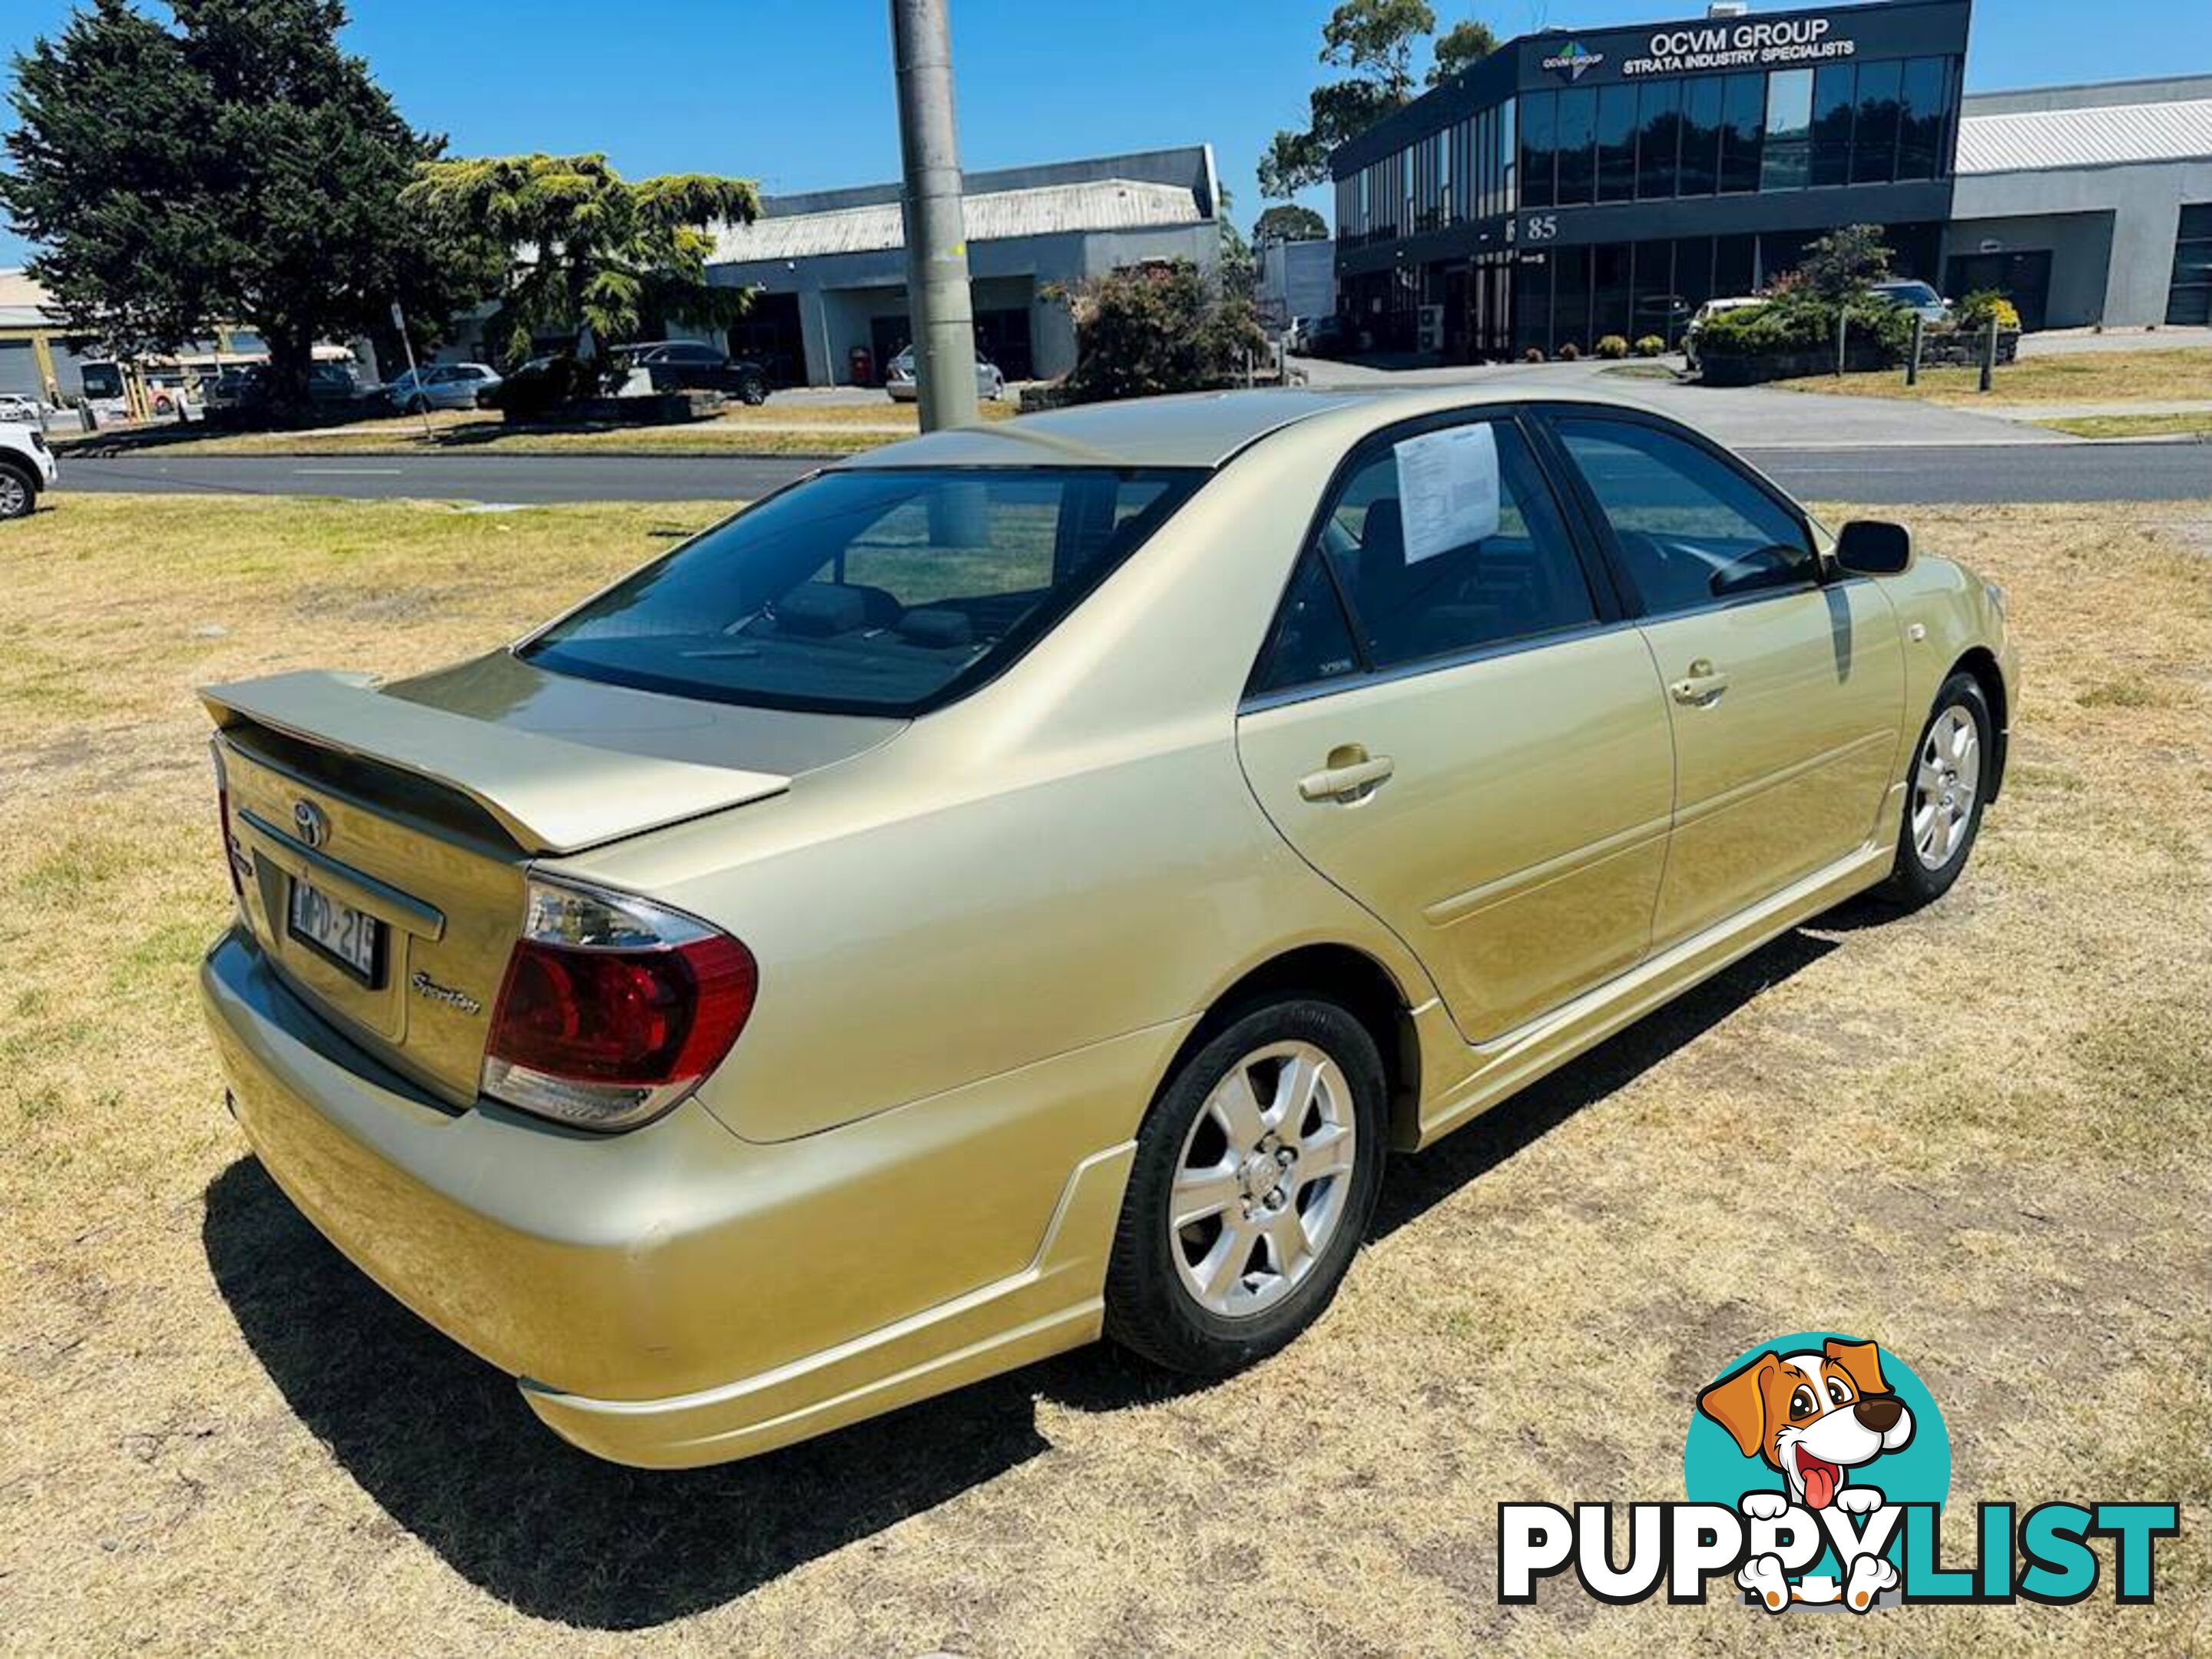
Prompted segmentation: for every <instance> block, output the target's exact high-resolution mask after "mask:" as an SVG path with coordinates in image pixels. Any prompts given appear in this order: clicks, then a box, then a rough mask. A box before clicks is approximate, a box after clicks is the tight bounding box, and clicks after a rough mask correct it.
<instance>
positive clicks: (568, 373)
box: [479, 352, 599, 420]
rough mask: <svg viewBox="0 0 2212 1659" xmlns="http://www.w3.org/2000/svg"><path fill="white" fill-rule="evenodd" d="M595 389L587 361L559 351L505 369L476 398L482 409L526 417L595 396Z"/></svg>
mask: <svg viewBox="0 0 2212 1659" xmlns="http://www.w3.org/2000/svg"><path fill="white" fill-rule="evenodd" d="M598 393H599V374H598V373H597V371H596V370H595V369H593V368H592V366H591V365H589V364H587V363H582V362H578V361H577V360H576V359H575V358H574V357H573V356H569V355H568V353H566V352H559V353H556V354H554V355H553V356H545V357H532V358H531V359H530V360H529V361H528V362H525V363H521V364H520V365H518V366H517V367H515V368H513V369H511V370H509V371H508V373H507V378H506V379H505V380H501V382H500V383H499V384H498V385H497V386H494V387H492V388H491V390H490V391H489V392H485V393H483V396H482V398H480V399H479V402H480V404H481V405H482V407H483V408H485V409H495V410H499V411H500V413H501V414H502V415H512V416H516V417H517V418H519V419H523V420H529V419H533V418H536V417H538V416H545V415H550V414H552V413H553V412H554V411H555V410H558V409H560V408H561V407H562V405H563V404H573V403H575V402H577V401H579V400H580V399H582V398H591V397H595V396H597V395H598Z"/></svg>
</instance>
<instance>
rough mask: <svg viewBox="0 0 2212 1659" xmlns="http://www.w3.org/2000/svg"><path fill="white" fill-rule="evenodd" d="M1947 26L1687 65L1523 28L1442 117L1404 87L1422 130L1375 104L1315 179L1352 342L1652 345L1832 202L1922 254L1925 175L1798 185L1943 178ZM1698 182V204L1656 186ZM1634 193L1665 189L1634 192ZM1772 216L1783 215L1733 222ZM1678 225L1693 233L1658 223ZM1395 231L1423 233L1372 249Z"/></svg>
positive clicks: (1456, 354)
mask: <svg viewBox="0 0 2212 1659" xmlns="http://www.w3.org/2000/svg"><path fill="white" fill-rule="evenodd" d="M1870 10H1884V11H1886V10H1887V9H1881V8H1877V9H1870ZM1743 27H1745V28H1753V27H1755V26H1753V25H1748V24H1747V25H1744V26H1743ZM1734 28H1735V26H1733V25H1731V26H1730V32H1731V34H1732V33H1733V32H1734ZM1631 33H1632V32H1630V31H1622V32H1621V34H1622V35H1623V36H1628V35H1631ZM1689 33H1690V31H1689V30H1687V29H1684V30H1682V31H1677V32H1675V33H1668V31H1665V30H1661V31H1658V32H1656V33H1642V32H1635V33H1634V37H1633V38H1634V40H1635V43H1636V46H1637V47H1638V49H1648V50H1649V51H1650V52H1652V53H1654V54H1656V56H1655V57H1653V58H1638V56H1636V55H1635V53H1634V52H1632V51H1631V50H1629V42H1628V40H1624V39H1620V38H1616V37H1615V36H1613V35H1607V36H1604V37H1601V38H1599V39H1597V40H1596V41H1595V45H1596V46H1598V47H1599V48H1601V50H1599V51H1597V52H1583V51H1581V50H1580V49H1579V48H1578V47H1577V49H1576V50H1575V51H1573V52H1569V53H1566V54H1562V55H1563V56H1567V57H1574V58H1581V59H1585V60H1587V62H1588V64H1589V65H1592V66H1594V65H1598V64H1602V65H1605V66H1606V67H1605V68H1604V69H1603V70H1601V72H1600V73H1599V74H1595V75H1589V76H1588V78H1587V79H1583V80H1579V81H1578V80H1577V79H1575V78H1571V77H1572V76H1576V75H1580V74H1583V72H1584V70H1583V69H1582V68H1579V67H1566V66H1563V65H1562V64H1560V63H1558V62H1555V61H1553V60H1552V59H1550V58H1541V57H1540V55H1539V52H1538V49H1537V48H1536V47H1534V46H1529V45H1525V44H1524V45H1523V46H1520V47H1518V48H1516V49H1514V50H1517V52H1518V53H1519V56H1518V58H1517V61H1516V63H1515V64H1512V65H1511V67H1513V68H1514V69H1515V70H1516V74H1517V75H1518V76H1519V77H1520V80H1519V85H1520V90H1519V91H1518V92H1517V93H1516V94H1514V95H1512V96H1510V97H1504V98H1503V99H1502V100H1500V101H1498V102H1497V103H1494V104H1492V105H1489V106H1486V107H1480V108H1476V109H1474V110H1473V111H1472V112H1466V113H1457V114H1456V116H1455V118H1452V117H1453V116H1454V115H1455V110H1454V106H1455V105H1456V106H1458V107H1459V108H1460V109H1462V110H1463V109H1464V108H1465V106H1466V105H1467V104H1468V103H1469V102H1470V101H1472V97H1471V94H1470V92H1469V90H1468V88H1466V87H1465V86H1464V85H1463V84H1459V83H1455V86H1456V87H1457V89H1456V90H1446V91H1444V92H1443V93H1442V94H1431V100H1422V101H1421V102H1420V103H1419V104H1418V105H1417V106H1416V108H1417V109H1418V110H1419V111H1420V112H1423V113H1426V112H1429V111H1431V110H1433V111H1434V112H1435V114H1434V116H1433V117H1432V118H1431V123H1430V126H1431V130H1430V131H1426V132H1424V133H1421V134H1420V135H1419V137H1414V138H1413V139H1411V140H1410V141H1407V142H1403V143H1398V142H1397V140H1396V136H1395V135H1396V132H1397V131H1404V130H1405V129H1406V128H1407V127H1408V126H1411V125H1415V124H1418V123H1419V121H1420V116H1419V115H1414V114H1412V113H1411V112H1409V118H1408V119H1407V120H1406V121H1405V122H1403V123H1401V122H1399V121H1396V120H1394V121H1393V123H1392V126H1393V129H1394V131H1393V137H1392V140H1391V142H1392V143H1395V144H1396V147H1395V149H1390V150H1389V151H1388V152H1387V153H1383V154H1381V155H1376V156H1375V157H1374V159H1372V160H1371V161H1367V162H1366V164H1365V165H1364V166H1362V167H1358V169H1356V170H1355V171H1353V172H1352V173H1347V174H1346V176H1345V177H1343V178H1340V179H1337V180H1336V208H1337V211H1336V225H1337V245H1338V249H1339V252H1340V256H1341V255H1350V256H1351V257H1350V258H1346V259H1345V260H1344V263H1343V264H1342V265H1341V267H1340V268H1341V270H1342V271H1343V276H1342V277H1341V282H1340V309H1341V310H1342V312H1343V313H1344V314H1345V316H1346V320H1347V322H1348V323H1349V324H1350V325H1352V328H1353V329H1354V331H1355V337H1357V338H1358V339H1360V340H1362V341H1363V342H1364V343H1365V344H1366V345H1368V346H1370V347H1371V348H1374V349H1396V350H1405V349H1415V348H1416V345H1417V343H1419V345H1420V346H1422V347H1423V348H1425V349H1438V348H1440V349H1441V350H1442V352H1443V355H1444V356H1445V357H1446V358H1447V359H1448V360H1460V359H1462V358H1463V357H1494V356H1504V355H1508V354H1511V355H1521V354H1523V353H1525V352H1527V351H1528V350H1530V349H1539V350H1542V351H1544V352H1546V353H1547V354H1551V355H1556V354H1557V353H1558V352H1559V350H1560V349H1562V348H1563V347H1565V346H1567V345H1573V346H1575V347H1576V348H1577V349H1579V350H1582V351H1588V350H1589V349H1591V348H1592V347H1593V346H1594V345H1595V343H1596V342H1597V341H1598V340H1599V339H1601V338H1602V337H1605V336H1607V335H1609V334H1617V335H1620V336H1623V337H1626V338H1627V339H1629V340H1630V341H1634V340H1636V339H1638V338H1639V337H1643V336H1645V335H1658V336H1660V337H1662V338H1664V339H1665V340H1667V342H1668V343H1669V344H1670V345H1671V344H1674V343H1676V342H1677V341H1679V339H1680V334H1681V331H1682V328H1683V326H1684V325H1686V323H1687V321H1688V319H1689V317H1690V315H1691V314H1692V313H1693V312H1694V311H1695V310H1696V308H1697V307H1698V306H1699V305H1700V304H1702V303H1703V302H1704V301H1705V300H1707V299H1711V298H1715V297H1721V296H1729V295H1744V294H1749V293H1752V292H1753V291H1754V290H1755V289H1756V288H1757V287H1758V286H1759V285H1760V284H1761V283H1764V282H1765V281H1767V280H1769V279H1771V278H1772V277H1773V276H1777V275H1778V274H1780V273H1781V272H1783V271H1784V270H1790V269H1792V268H1794V266H1795V265H1796V263H1797V261H1798V260H1799V259H1800V258H1802V253H1803V250H1804V247H1805V246H1806V245H1807V244H1808V242H1810V241H1811V240H1813V239H1814V237H1816V236H1818V235H1820V234H1823V233H1824V232H1825V231H1826V230H1828V229H1831V228H1834V227H1835V226H1837V225H1838V224H1843V223H1846V222H1853V221H1856V220H1860V219H1881V220H1885V221H1893V220H1894V219H1895V217H1896V216H1897V215H1899V213H1906V214H1910V215H1911V218H1912V219H1913V220H1914V221H1915V222H1911V223H1897V222H1889V223H1888V226H1887V228H1888V230H1889V232H1890V238H1889V240H1890V245H1891V246H1892V249H1893V252H1895V254H1896V263H1897V265H1898V267H1899V270H1901V271H1903V272H1905V274H1909V275H1914V276H1930V277H1932V276H1934V275H1935V269H1934V267H1935V265H1936V246H1937V240H1938V233H1937V231H1936V228H1935V227H1934V226H1933V225H1932V224H1931V223H1929V222H1928V221H1933V220H1935V219H1936V218H1938V217H1940V216H1942V214H1943V213H1944V212H1945V211H1946V207H1945V205H1944V204H1942V203H1940V202H1938V201H1936V200H1935V199H1934V197H1936V196H1937V195H1939V194H1940V195H1948V191H1942V192H1937V191H1916V192H1912V193H1911V194H1910V195H1899V194H1890V195H1887V196H1885V197H1880V198H1878V199H1877V200H1875V201H1874V202H1870V203H1869V202H1867V201H1866V200H1865V198H1863V197H1862V198H1858V199H1857V200H1854V199H1853V198H1851V197H1839V198H1836V199H1834V200H1832V201H1830V202H1826V203H1823V202H1821V201H1820V191H1826V190H1842V191H1850V190H1854V189H1857V188H1859V187H1863V186H1873V187H1875V188H1876V189H1877V190H1880V189H1881V187H1882V186H1888V185H1898V184H1901V183H1920V184H1926V183H1930V182H1936V181H1942V180H1945V179H1947V178H1948V172H1949V167H1950V157H1951V154H1952V141H1953V133H1954V127H1955V125H1956V121H1957V114H1958V95H1959V82H1960V62H1961V60H1960V56H1959V52H1960V46H1959V45H1958V44H1957V43H1958V41H1959V40H1960V39H1962V38H1963V35H1964V33H1965V18H1964V13H1963V9H1960V12H1959V13H1957V14H1956V15H1945V16H1942V17H1936V18H1923V17H1921V16H1920V15H1917V14H1915V15H1913V17H1912V18H1911V20H1910V27H1905V25H1904V24H1903V23H1900V24H1899V26H1898V27H1885V28H1883V29H1881V30H1875V29H1871V28H1869V29H1868V30H1866V31H1863V32H1861V33H1859V35H1858V38H1857V46H1856V50H1850V49H1849V48H1846V49H1845V50H1844V51H1841V52H1817V53H1816V52H1796V53H1784V52H1760V51H1754V50H1752V49H1750V48H1748V47H1745V48H1744V49H1741V50H1737V49H1735V47H1742V46H1743V43H1742V42H1740V41H1739V42H1736V43H1735V47H1731V49H1729V50H1728V51H1725V52H1723V51H1713V52H1711V53H1710V54H1709V55H1708V56H1707V57H1706V58H1705V59H1704V60H1703V64H1702V67H1700V68H1699V69H1698V70H1695V71H1694V72H1686V71H1688V70H1689V64H1688V61H1687V60H1688V59H1689V58H1691V57H1692V56H1694V52H1693V51H1692V49H1691V48H1688V47H1673V46H1669V45H1668V43H1669V42H1672V41H1674V40H1675V39H1677V38H1678V36H1680V38H1687V36H1688V34H1689ZM1646 43H1648V47H1647V46H1646ZM1753 46H1756V42H1755V41H1754V42H1753ZM1544 50H1547V51H1548V50H1551V48H1550V47H1548V46H1547V47H1545V48H1544ZM1670 52H1671V53H1674V54H1678V55H1674V56H1672V57H1671V58H1669V57H1668V54H1669V53H1670ZM1540 64H1541V70H1542V73H1541V79H1540V78H1539V74H1538V70H1539V65H1540ZM1754 65H1756V66H1754ZM1499 67H1501V68H1503V67H1506V66H1505V65H1500V66H1499ZM1563 70H1564V72H1563ZM1487 84H1492V85H1495V86H1497V87H1498V89H1499V90H1500V91H1501V92H1502V91H1503V90H1504V88H1506V87H1508V86H1510V85H1511V84H1512V83H1511V82H1509V81H1507V80H1506V79H1505V77H1504V76H1502V75H1501V76H1498V77H1497V78H1496V80H1495V81H1493V82H1488V83H1487ZM1439 121H1441V122H1443V125H1435V123H1436V122H1439ZM1363 148H1365V147H1363ZM1784 197H1787V198H1790V199H1789V200H1787V201H1784V200H1783V199H1782V198H1784ZM1699 201H1702V202H1705V203H1708V204H1713V206H1712V208H1711V210H1710V211H1704V210H1686V211H1674V210H1672V204H1683V205H1684V207H1685V208H1688V207H1689V204H1692V203H1694V202H1699ZM1657 203H1664V204H1670V205H1669V208H1668V210H1662V211H1659V212H1656V213H1653V212H1647V211H1643V210H1642V209H1643V208H1644V206H1645V205H1646V204H1657ZM1582 209H1589V210H1593V211H1592V212H1591V213H1590V214H1588V215H1585V214H1583V213H1580V212H1578V211H1576V210H1582ZM1624 209H1626V210H1629V211H1622V210H1624ZM1607 210H1611V211H1607ZM1500 221H1509V222H1504V223H1501V222H1500ZM1701 221H1704V223H1702V224H1701V223H1700V222H1701ZM1772 226H1786V227H1790V228H1788V229H1767V228H1759V229H1754V228H1758V227H1772ZM1462 227H1468V229H1466V230H1464V231H1461V228H1462ZM1807 227H1813V228H1807ZM1700 228H1702V229H1705V230H1706V231H1707V232H1709V233H1714V234H1705V235H1689V234H1682V233H1686V232H1689V231H1692V230H1697V229H1700ZM1455 232H1458V233H1459V234H1453V233H1455ZM1723 232H1725V233H1729V234H1719V233H1723ZM1736 233H1741V234H1736ZM1596 236H1607V237H1608V240H1602V241H1593V240H1591V239H1592V238H1593V237H1596ZM1409 239H1431V240H1416V241H1415V242H1414V244H1413V246H1409V247H1404V248H1401V249H1398V250H1396V251H1395V252H1393V250H1392V249H1391V247H1390V245H1391V244H1394V243H1399V242H1404V241H1407V240H1409ZM2208 246H2212V244H2208V243H2206V242H2204V241H2202V240H2197V239H2194V238H2191V239H2189V241H2188V246H2187V247H2186V248H2185V250H2184V251H2183V253H2182V254H2181V255H2178V257H2177V265H2176V275H2175V296H2176V297H2175V304H2176V306H2177V307H2202V306H2203V304H2204V303H2205V301H2204V298H2203V296H2204V295H2205V292H2206V285H2207V283H2208V282H2212V278H2207V276H2205V274H2204V265H2205V258H2204V255H2205V252H2206V250H2207V248H2208ZM2185 271H2186V273H2193V275H2187V274H2185ZM1439 330H1440V331H1439Z"/></svg>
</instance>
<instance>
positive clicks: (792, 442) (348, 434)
mask: <svg viewBox="0 0 2212 1659" xmlns="http://www.w3.org/2000/svg"><path fill="white" fill-rule="evenodd" d="M979 412H980V413H981V417H982V418H983V419H984V420H986V421H1003V420H1006V419H1009V418H1011V417H1012V415H1013V414H1014V412H1015V405H1014V404H1013V402H1012V400H1011V399H1008V400H1005V401H1001V402H998V403H985V404H981V405H980V406H979ZM917 418H918V417H917V416H916V415H915V408H914V405H913V404H895V403H892V402H891V401H890V399H889V398H885V399H884V401H883V402H881V403H876V404H824V403H814V402H811V401H809V402H781V403H779V402H777V401H775V400H774V399H770V400H769V402H768V403H765V404H762V405H760V406H759V407H758V408H757V409H749V408H747V407H745V406H744V405H743V404H737V405H734V406H732V407H731V408H728V409H726V410H723V411H722V412H721V413H720V414H719V415H716V416H714V417H713V418H712V419H710V420H704V421H689V422H684V423H683V424H681V425H677V426H607V427H591V428H546V427H522V428H513V427H510V426H509V425H508V424H507V422H505V421H504V420H503V419H502V418H501V416H497V415H479V414H471V413H465V412H463V411H461V410H434V411H432V413H431V415H430V416H429V435H428V436H427V437H426V436H425V435H424V434H423V422H422V416H417V415H408V416H393V417H392V418H390V419H387V420H374V421H356V422H352V423H351V424H349V425H346V426H342V427H327V428H317V429H315V430H313V431H307V432H230V433H222V434H218V435H214V436H210V437H193V436H190V435H188V434H189V431H190V429H189V428H177V427H173V426H152V427H146V428H137V429H131V430H118V431H112V432H99V433H87V434H82V435H80V434H73V433H57V434H55V435H54V437H53V441H54V444H55V446H56V447H57V448H58V449H59V450H61V451H62V452H63V453H64V455H66V454H67V453H68V452H69V451H70V450H72V449H98V450H112V449H117V448H123V449H139V448H158V449H159V450H160V451H161V453H163V454H164V455H412V454H435V453H443V452H447V451H454V450H459V451H465V452H467V453H476V452H477V451H479V450H496V451H498V452H500V453H503V454H508V455H557V454H571V453H578V452H598V453H608V454H653V455H732V454H749V455H845V454H851V453H856V452H858V451H860V450H863V449H875V448H878V447H881V446H883V445H884V444H888V443H896V441H898V440H899V439H901V438H910V437H913V436H914V435H915V434H916V433H918V432H919V431H920V430H921V428H920V426H919V425H918V423H917Z"/></svg>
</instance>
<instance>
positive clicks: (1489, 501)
mask: <svg viewBox="0 0 2212 1659" xmlns="http://www.w3.org/2000/svg"><path fill="white" fill-rule="evenodd" d="M1394 453H1395V455H1396V456H1397V460H1398V511H1399V513H1400V514H1401V518H1402V519H1403V520H1404V523H1405V535H1406V562H1407V564H1418V563H1419V562H1420V561H1422V560H1423V559H1433V558H1434V557H1436V556H1437V554H1439V553H1449V552H1450V551H1451V550H1453V549H1454V548H1455V547H1465V546H1466V545H1467V544H1468V543H1470V542H1479V541H1482V540H1485V539H1486V538H1489V537H1492V536H1494V535H1496V534H1497V533H1498V435H1497V433H1496V431H1495V430H1494V429H1493V428H1492V426H1491V424H1490V422H1487V421H1478V422H1474V424H1472V425H1469V426H1452V427H1446V428H1444V429H1443V431H1441V432H1425V433H1423V434H1422V435H1420V436H1419V437H1418V438H1407V439H1405V440H1403V441H1401V442H1399V443H1398V444H1396V445H1395V446H1394Z"/></svg>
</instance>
